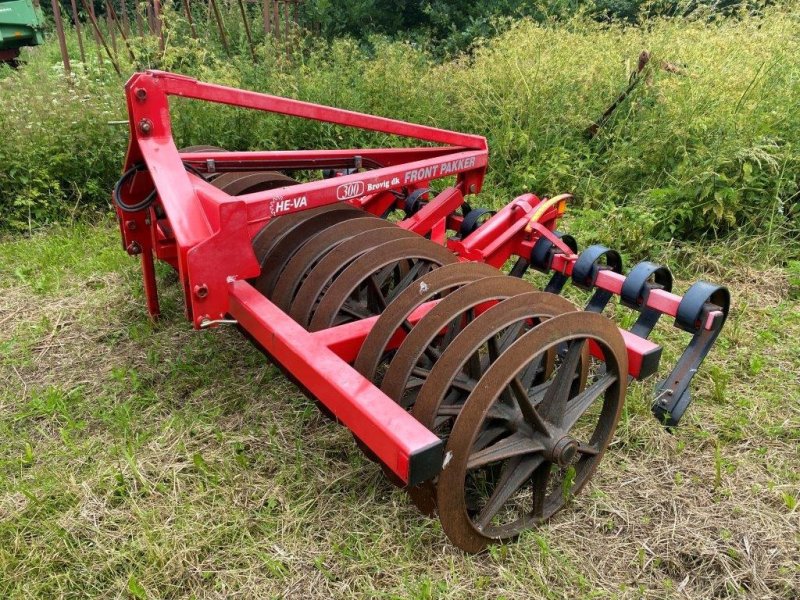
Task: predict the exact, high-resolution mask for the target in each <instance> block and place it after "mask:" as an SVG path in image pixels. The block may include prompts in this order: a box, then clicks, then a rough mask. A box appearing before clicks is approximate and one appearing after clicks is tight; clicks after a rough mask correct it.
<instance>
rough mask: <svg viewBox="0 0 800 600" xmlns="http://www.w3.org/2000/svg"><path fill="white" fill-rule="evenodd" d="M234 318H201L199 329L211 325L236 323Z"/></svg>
mask: <svg viewBox="0 0 800 600" xmlns="http://www.w3.org/2000/svg"><path fill="white" fill-rule="evenodd" d="M238 324H239V321H237V320H236V319H203V320H202V321H200V329H207V328H209V327H212V326H213V325H238Z"/></svg>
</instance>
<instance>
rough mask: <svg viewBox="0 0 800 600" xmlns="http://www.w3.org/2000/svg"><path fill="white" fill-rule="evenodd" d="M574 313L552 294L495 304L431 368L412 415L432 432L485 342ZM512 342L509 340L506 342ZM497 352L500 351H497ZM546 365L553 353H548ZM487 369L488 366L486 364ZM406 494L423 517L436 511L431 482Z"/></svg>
mask: <svg viewBox="0 0 800 600" xmlns="http://www.w3.org/2000/svg"><path fill="white" fill-rule="evenodd" d="M576 310H578V309H577V308H576V307H575V305H574V304H572V302H570V301H569V300H567V299H566V298H562V297H561V296H558V295H556V294H550V293H548V292H537V291H534V292H527V293H524V294H518V295H516V296H512V297H511V298H508V299H507V300H503V301H502V302H499V303H498V304H496V305H495V306H493V307H491V308H490V309H489V310H487V311H486V312H485V313H483V314H481V315H480V316H478V317H477V318H476V319H475V320H474V321H472V322H471V323H469V324H468V325H467V326H466V327H465V328H464V330H463V331H461V332H460V333H459V334H458V335H457V336H456V337H455V339H454V340H453V342H452V343H451V344H450V345H449V346H448V347H447V348H446V349H445V351H444V352H443V353H442V355H441V356H440V357H439V360H437V361H436V362H435V363H434V364H433V367H431V370H430V373H429V374H428V376H427V378H426V379H425V382H424V383H423V384H422V387H421V388H420V390H419V393H418V394H417V397H416V401H415V402H414V407H413V409H412V414H413V415H414V417H415V418H416V419H417V421H419V422H420V423H422V424H423V425H424V426H425V427H427V428H428V429H430V430H431V431H433V430H434V429H435V426H436V418H437V416H438V415H439V408H440V407H441V406H442V401H443V400H444V398H445V396H446V395H447V393H448V391H449V390H450V388H451V386H452V385H453V383H454V381H455V379H456V377H458V375H459V374H460V373H462V371H463V369H464V368H465V367H466V366H467V362H468V361H469V360H470V358H471V357H472V356H474V355H476V354H477V353H479V352H480V349H481V348H482V347H483V345H484V344H486V343H487V342H488V340H489V339H490V338H492V337H494V336H496V335H498V334H500V333H501V332H503V331H504V330H507V329H508V328H510V327H513V326H514V325H516V324H519V323H523V324H524V323H526V322H527V321H528V320H529V319H542V318H551V317H554V316H556V315H560V314H564V313H566V312H573V311H576ZM513 341H514V340H513V339H511V340H510V342H513ZM499 350H500V352H501V353H502V351H503V350H504V348H500V349H499ZM548 354H549V356H548V362H550V361H551V360H552V359H553V358H554V355H555V352H554V351H552V352H549V353H548ZM584 365H585V366H586V368H585V369H583V370H582V373H581V379H582V380H584V381H585V379H586V372H587V371H588V361H586V360H584ZM487 366H488V365H487ZM548 368H549V369H552V363H551V364H550V365H549V366H545V372H547V370H548ZM409 495H410V496H411V499H412V501H413V502H414V504H415V505H416V507H417V508H418V509H419V510H420V511H421V512H422V513H423V514H426V515H431V514H433V512H434V510H435V509H436V488H435V486H434V484H433V482H432V481H426V482H424V483H422V484H420V485H418V486H415V487H413V488H410V489H409Z"/></svg>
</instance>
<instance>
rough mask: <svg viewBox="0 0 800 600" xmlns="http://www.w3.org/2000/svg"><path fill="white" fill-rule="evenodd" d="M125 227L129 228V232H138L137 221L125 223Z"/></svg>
mask: <svg viewBox="0 0 800 600" xmlns="http://www.w3.org/2000/svg"><path fill="white" fill-rule="evenodd" d="M125 227H127V228H128V230H129V231H136V221H125Z"/></svg>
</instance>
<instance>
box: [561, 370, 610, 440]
mask: <svg viewBox="0 0 800 600" xmlns="http://www.w3.org/2000/svg"><path fill="white" fill-rule="evenodd" d="M616 381H617V377H616V376H615V375H614V373H609V372H606V373H605V374H604V375H603V376H602V377H600V379H598V380H597V381H595V382H594V383H593V384H592V385H590V386H589V387H587V388H586V389H585V390H583V391H582V392H581V393H579V394H578V395H577V396H575V397H574V398H572V400H570V401H569V402H567V407H566V410H565V411H564V415H563V418H562V421H561V422H560V423H559V425H560V426H562V427H563V428H564V429H565V430H566V431H569V430H570V429H572V427H573V426H574V425H575V423H576V422H577V421H578V419H579V418H580V417H581V415H583V413H585V412H586V411H587V410H588V409H589V407H590V406H591V405H592V403H593V402H594V401H595V400H597V398H599V397H600V396H601V395H602V394H604V393H605V391H606V390H607V389H608V388H610V387H611V386H612V385H614V384H615V383H616Z"/></svg>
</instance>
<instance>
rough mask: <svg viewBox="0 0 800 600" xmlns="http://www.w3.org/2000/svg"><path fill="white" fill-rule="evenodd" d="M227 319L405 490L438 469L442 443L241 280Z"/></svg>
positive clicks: (233, 291)
mask: <svg viewBox="0 0 800 600" xmlns="http://www.w3.org/2000/svg"><path fill="white" fill-rule="evenodd" d="M229 293H230V314H231V316H232V317H233V318H234V319H236V320H237V321H238V322H239V324H240V325H241V326H242V327H243V328H244V329H245V330H246V331H247V332H248V333H249V334H250V335H251V336H252V337H253V338H254V339H255V341H256V342H258V344H259V345H260V346H261V347H262V348H263V349H264V350H265V351H266V353H267V354H269V355H270V356H271V357H272V358H273V359H274V360H276V361H277V362H279V363H280V364H281V365H283V366H284V367H285V368H286V369H287V370H289V371H290V372H291V373H292V375H293V376H294V377H295V378H296V379H297V380H298V381H299V382H300V383H301V384H302V385H303V386H304V387H305V388H307V389H308V391H309V392H311V393H312V394H313V395H314V396H316V397H317V398H318V399H319V400H320V401H321V402H322V403H323V404H324V405H325V406H326V407H328V408H329V409H330V410H331V412H333V414H335V415H336V417H337V418H338V419H339V420H340V421H341V422H342V423H343V424H344V425H345V426H346V427H347V428H348V429H350V431H352V432H353V434H354V435H355V436H356V437H358V439H360V440H361V441H362V442H364V444H366V445H367V446H368V447H369V448H370V450H372V451H373V452H374V453H375V454H376V455H377V456H378V458H380V459H381V461H382V462H383V463H384V464H385V465H386V466H387V467H388V468H389V469H391V471H392V472H393V473H394V474H395V475H397V476H398V477H399V478H400V479H401V480H402V481H403V482H405V483H407V484H408V485H414V484H417V483H420V482H422V481H425V480H427V479H430V478H432V477H434V476H435V475H436V474H437V473H439V471H440V470H441V467H442V458H443V443H442V441H441V440H440V439H439V438H438V437H437V436H436V435H434V434H433V433H431V432H430V431H429V430H428V429H426V428H425V427H424V426H423V425H422V424H421V423H419V422H418V421H417V420H416V419H414V417H412V416H411V415H410V414H409V413H407V412H406V411H405V410H403V409H402V408H401V407H400V406H399V405H398V404H396V403H395V402H394V401H393V400H392V399H391V398H389V397H388V396H387V395H386V394H384V393H383V392H381V391H380V390H379V389H378V388H377V387H375V386H374V385H373V384H372V383H371V382H370V381H369V380H367V379H365V378H364V377H362V376H361V375H360V374H359V373H358V372H356V370H355V369H353V368H352V367H351V366H350V365H348V364H347V363H346V362H345V361H343V360H342V359H341V358H340V357H339V356H337V355H336V354H335V353H334V352H332V351H331V350H330V349H329V348H328V347H327V346H325V345H324V344H322V343H320V342H319V341H318V340H317V339H316V338H315V337H314V336H313V335H312V334H310V333H308V332H307V331H306V330H305V329H303V328H302V327H301V326H300V325H298V324H297V323H296V322H295V321H293V320H292V319H291V318H290V317H288V316H287V315H286V314H285V313H284V312H282V311H281V310H280V309H279V308H278V307H277V306H275V305H274V304H273V303H272V302H270V301H269V300H268V299H267V298H265V297H264V296H263V295H262V294H261V293H259V292H258V291H257V290H256V289H255V288H254V287H253V286H251V285H250V284H249V283H247V282H246V281H234V282H232V283H231V284H230V287H229Z"/></svg>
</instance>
